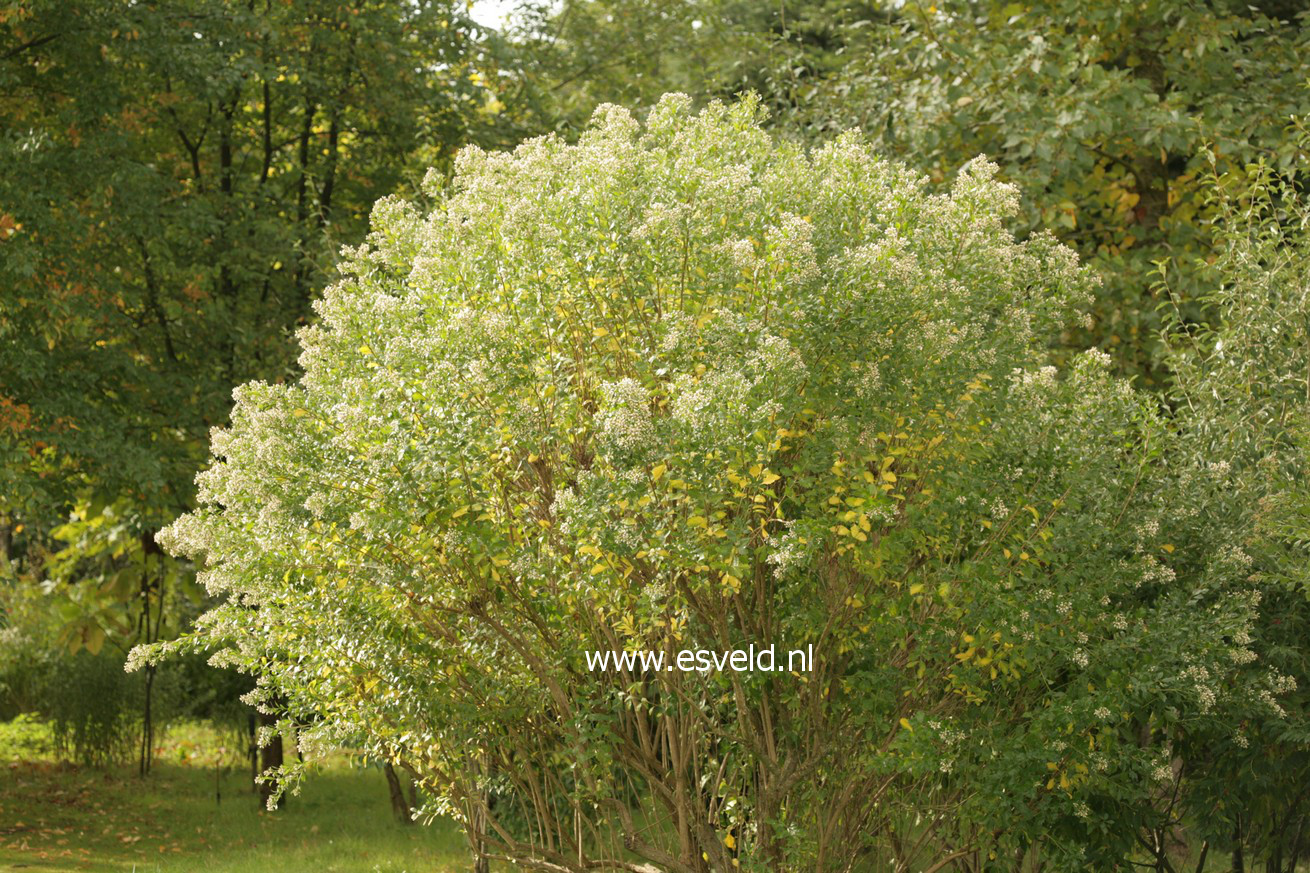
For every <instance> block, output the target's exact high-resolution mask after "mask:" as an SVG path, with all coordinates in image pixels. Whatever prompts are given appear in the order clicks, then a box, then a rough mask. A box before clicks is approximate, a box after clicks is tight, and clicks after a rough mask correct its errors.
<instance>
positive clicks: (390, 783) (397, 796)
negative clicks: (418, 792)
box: [382, 761, 414, 824]
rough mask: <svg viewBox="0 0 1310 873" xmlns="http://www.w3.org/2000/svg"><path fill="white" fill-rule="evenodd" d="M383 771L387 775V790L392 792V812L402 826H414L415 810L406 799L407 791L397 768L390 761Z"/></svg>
mask: <svg viewBox="0 0 1310 873" xmlns="http://www.w3.org/2000/svg"><path fill="white" fill-rule="evenodd" d="M382 769H383V771H384V772H385V773H386V774H387V789H388V790H389V791H390V792H391V811H392V812H393V813H395V814H396V820H397V821H399V822H400V823H401V824H413V823H414V817H413V810H412V809H411V808H410V805H409V802H408V801H407V800H406V799H405V789H404V787H403V786H402V785H401V784H400V776H399V774H397V773H396V768H395V767H393V766H391V762H390V761H388V762H387V763H386V765H385V766H384V767H383V768H382Z"/></svg>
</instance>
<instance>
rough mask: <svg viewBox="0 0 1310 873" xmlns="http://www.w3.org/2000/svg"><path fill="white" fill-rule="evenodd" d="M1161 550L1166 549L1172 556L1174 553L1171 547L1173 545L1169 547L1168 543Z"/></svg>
mask: <svg viewBox="0 0 1310 873" xmlns="http://www.w3.org/2000/svg"><path fill="white" fill-rule="evenodd" d="M1160 548H1162V549H1164V550H1165V551H1166V552H1168V553H1169V554H1171V555H1172V554H1173V553H1174V547H1173V546H1171V545H1169V544H1168V543H1165V544H1164V545H1163V546H1161V547H1160Z"/></svg>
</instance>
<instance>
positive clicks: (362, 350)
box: [359, 345, 373, 355]
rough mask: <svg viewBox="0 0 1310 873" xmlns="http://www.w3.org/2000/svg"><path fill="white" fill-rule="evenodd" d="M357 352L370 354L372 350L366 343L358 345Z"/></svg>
mask: <svg viewBox="0 0 1310 873" xmlns="http://www.w3.org/2000/svg"><path fill="white" fill-rule="evenodd" d="M359 353H360V354H361V355H371V354H373V350H372V349H370V348H369V347H368V346H367V345H362V346H360V347H359Z"/></svg>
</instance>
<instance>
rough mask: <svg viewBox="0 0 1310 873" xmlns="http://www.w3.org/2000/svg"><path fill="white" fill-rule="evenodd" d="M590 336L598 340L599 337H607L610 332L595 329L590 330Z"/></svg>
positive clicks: (601, 328) (600, 328) (603, 329)
mask: <svg viewBox="0 0 1310 873" xmlns="http://www.w3.org/2000/svg"><path fill="white" fill-rule="evenodd" d="M591 335H592V336H594V337H595V338H596V339H600V338H601V337H605V336H609V335H610V332H609V330H607V329H606V328H603V327H597V328H592V331H591Z"/></svg>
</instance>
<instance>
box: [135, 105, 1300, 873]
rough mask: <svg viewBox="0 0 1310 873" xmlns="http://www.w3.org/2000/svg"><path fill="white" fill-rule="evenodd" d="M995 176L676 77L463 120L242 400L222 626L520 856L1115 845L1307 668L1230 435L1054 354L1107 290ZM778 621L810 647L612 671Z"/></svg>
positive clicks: (270, 684) (319, 722)
mask: <svg viewBox="0 0 1310 873" xmlns="http://www.w3.org/2000/svg"><path fill="white" fill-rule="evenodd" d="M993 174H994V167H992V166H991V165H990V164H988V163H986V162H985V161H983V160H978V161H974V162H972V163H970V164H969V165H967V166H965V167H964V168H963V169H962V170H961V171H960V173H959V175H958V177H957V178H956V179H955V180H954V181H953V183H951V184H949V185H948V186H947V187H946V188H945V189H943V190H941V191H940V192H938V193H934V192H933V191H932V190H931V189H930V188H929V185H928V182H927V181H926V180H925V179H922V178H919V177H917V176H916V175H914V174H913V173H911V172H909V171H908V170H906V169H905V168H904V167H901V166H899V165H897V164H894V163H890V162H887V161H884V160H881V159H879V158H878V157H876V156H875V155H874V154H872V153H871V152H870V150H869V148H868V147H867V146H865V145H864V144H863V143H862V141H861V140H860V138H859V137H858V136H857V135H854V134H847V135H843V136H841V137H839V138H837V139H836V140H834V141H833V142H831V143H830V144H828V145H826V146H825V147H823V148H820V149H817V150H814V151H805V150H803V149H801V148H799V147H796V146H792V145H788V144H785V143H781V142H776V141H774V140H773V139H771V138H770V136H769V135H767V134H766V133H765V132H763V131H762V130H761V127H760V112H759V109H758V107H757V105H756V103H755V102H754V101H753V100H750V99H746V100H743V101H742V102H740V103H737V104H735V105H732V106H723V105H718V104H715V105H711V106H710V107H709V108H707V109H705V110H704V111H702V112H700V113H698V114H697V113H693V112H692V111H690V109H689V106H688V101H687V99H686V98H684V97H680V96H677V95H673V96H669V97H666V98H665V99H664V100H662V101H661V102H660V103H659V105H658V106H657V107H655V108H654V110H653V111H651V113H650V114H649V117H648V118H647V119H646V120H645V122H644V123H638V122H637V121H636V120H634V118H633V117H632V116H631V115H630V114H629V113H628V112H626V111H624V110H621V109H617V108H614V107H603V108H601V109H600V110H598V111H597V113H596V116H595V119H594V121H593V124H592V125H591V127H590V129H589V130H587V131H586V132H585V133H584V134H583V135H582V137H581V139H580V141H579V142H578V143H577V144H574V145H569V144H565V143H564V142H561V141H559V140H556V139H553V138H544V139H538V140H533V141H530V142H528V143H525V144H524V145H522V146H520V147H519V148H518V149H517V150H515V151H514V152H513V153H512V154H492V153H486V152H482V151H478V150H476V149H470V150H467V151H465V152H464V153H463V155H462V158H461V160H460V162H459V165H458V169H457V172H456V175H455V179H454V183H453V190H451V191H449V192H447V191H446V189H445V187H444V186H443V184H442V180H441V179H439V178H433V179H432V180H431V185H430V190H428V191H427V195H428V197H429V198H430V199H431V204H432V205H421V204H417V203H409V202H403V201H401V200H397V199H388V200H384V201H382V202H381V203H379V204H378V206H377V208H376V210H375V212H374V217H373V230H372V233H371V234H370V236H369V238H368V241H367V242H366V244H364V245H363V246H361V247H360V248H358V249H355V250H351V251H348V252H347V254H346V259H345V263H344V275H345V276H346V278H345V279H344V280H343V281H341V282H340V283H338V284H337V285H335V286H333V287H332V288H330V289H328V291H327V293H326V295H325V297H324V299H323V300H322V302H321V303H320V304H319V305H318V312H319V315H320V318H319V321H318V323H317V324H316V325H315V326H314V327H312V328H309V329H306V330H305V331H304V332H303V333H302V335H301V342H302V344H303V347H304V353H303V355H302V357H301V364H302V366H303V368H304V376H303V378H301V380H300V381H299V382H298V383H297V384H294V385H267V384H252V385H247V386H245V387H243V388H242V389H240V390H239V392H238V393H237V404H236V408H235V410H234V412H233V418H232V424H231V427H230V428H228V429H225V430H221V431H218V432H216V433H215V435H214V441H213V452H214V456H215V462H214V464H213V466H212V468H211V469H210V470H209V471H208V472H206V473H204V474H203V475H202V477H201V479H200V486H201V487H200V502H201V506H200V508H199V509H198V510H196V511H195V512H193V513H191V514H190V515H187V516H185V517H183V518H182V519H180V520H179V521H177V522H176V523H175V524H174V525H173V526H172V527H171V528H169V529H168V530H167V531H166V534H165V535H164V536H163V537H162V538H161V539H162V540H163V541H164V542H166V544H167V546H168V547H169V548H170V549H171V550H173V551H175V552H176V553H180V554H185V555H188V556H192V557H194V558H195V559H196V561H197V562H198V563H199V564H200V566H201V567H202V572H201V577H202V579H203V581H204V582H205V583H206V584H207V585H208V587H209V589H210V590H211V591H212V592H214V593H215V594H218V595H221V596H223V597H225V598H226V602H225V603H224V605H222V606H220V607H219V608H217V609H215V610H213V611H212V612H210V613H209V614H208V615H206V616H205V617H204V618H203V619H202V620H201V622H200V624H199V626H198V629H197V631H196V634H195V635H194V636H193V637H192V638H190V639H189V640H187V641H184V642H183V643H182V644H181V645H183V646H187V645H194V646H199V647H208V648H214V649H217V650H218V654H217V655H215V658H216V660H217V661H219V662H221V663H224V664H230V665H235V666H237V667H239V668H241V669H243V670H247V671H249V672H251V673H253V674H254V675H256V676H257V677H258V678H259V683H260V684H259V690H258V692H257V693H256V697H257V698H258V699H259V700H261V701H263V702H265V704H266V705H272V702H274V701H275V702H276V706H277V708H278V711H279V712H282V713H285V714H286V718H285V719H284V721H283V726H284V727H287V728H289V727H290V725H291V724H292V723H293V722H298V723H299V726H300V729H299V737H300V741H301V743H302V745H303V746H305V747H307V748H311V749H312V747H313V746H314V744H316V743H317V744H348V745H351V746H354V747H356V748H363V749H364V750H366V751H368V752H369V753H370V754H372V755H374V756H378V757H384V758H386V759H389V760H391V761H393V762H395V763H396V764H398V765H402V766H404V767H406V768H408V769H410V770H411V771H412V772H413V773H415V774H416V775H417V776H418V777H419V778H420V779H421V780H422V783H423V786H424V788H425V790H426V792H427V793H428V795H429V797H430V798H431V804H430V805H429V808H428V809H429V811H430V812H434V813H436V812H453V813H454V814H456V815H457V816H458V817H459V818H460V819H461V821H463V823H464V824H465V826H466V828H467V829H468V832H469V834H470V839H471V842H472V844H473V847H474V850H475V851H476V852H478V853H479V854H480V855H482V856H483V857H487V858H495V857H500V858H505V859H509V860H511V861H512V862H513V863H514V864H516V865H518V866H520V867H522V868H524V869H541V870H553V871H580V870H596V869H615V870H647V871H656V870H658V871H664V870H668V871H708V870H716V871H726V870H731V869H747V870H806V871H810V870H849V869H870V870H873V869H897V870H912V869H913V870H923V869H942V868H943V867H944V866H945V865H946V864H948V863H949V859H952V858H956V857H963V855H964V854H966V853H968V854H969V856H970V857H972V858H975V859H978V858H987V857H1005V858H1011V859H1013V858H1015V857H1016V853H1019V854H1018V857H1022V853H1023V852H1025V851H1026V850H1027V848H1028V847H1029V846H1031V845H1032V843H1033V841H1034V840H1035V839H1036V838H1038V837H1039V836H1045V837H1046V838H1047V839H1048V841H1049V844H1048V845H1046V847H1045V848H1044V853H1043V856H1042V857H1043V860H1044V861H1045V862H1046V863H1047V864H1048V865H1051V867H1052V868H1054V867H1060V866H1063V867H1067V868H1070V869H1112V867H1113V865H1114V864H1116V863H1120V862H1121V861H1122V859H1123V858H1124V857H1126V856H1127V854H1128V853H1129V852H1130V851H1133V850H1134V847H1135V833H1137V831H1136V830H1135V829H1136V828H1137V827H1138V825H1139V824H1140V823H1141V822H1142V821H1144V820H1149V821H1151V822H1155V821H1157V820H1158V814H1157V811H1159V810H1161V809H1163V807H1164V803H1163V800H1162V799H1167V797H1168V796H1169V793H1170V792H1171V791H1173V790H1174V788H1175V786H1176V783H1177V780H1178V779H1179V778H1180V768H1181V764H1180V759H1179V747H1178V746H1177V742H1176V740H1177V738H1178V736H1179V735H1180V732H1185V733H1186V735H1187V736H1188V737H1189V738H1190V739H1191V740H1193V741H1194V740H1196V738H1198V737H1202V738H1203V737H1213V738H1219V739H1221V740H1223V741H1225V742H1227V741H1230V740H1231V741H1233V742H1241V741H1242V739H1243V737H1242V728H1241V725H1242V724H1243V723H1244V720H1245V719H1247V718H1248V717H1253V714H1259V715H1260V717H1262V718H1266V717H1276V716H1277V709H1278V706H1279V703H1278V695H1279V694H1280V693H1281V692H1284V691H1286V690H1288V688H1287V686H1288V683H1289V680H1287V679H1285V678H1284V677H1282V676H1280V675H1279V674H1278V673H1277V672H1276V671H1272V670H1270V669H1268V668H1266V667H1265V666H1264V665H1263V664H1262V663H1259V662H1257V661H1256V659H1255V654H1254V652H1253V651H1252V650H1251V648H1250V642H1251V635H1250V632H1251V628H1252V626H1253V625H1252V623H1253V621H1254V620H1255V618H1256V615H1257V607H1258V599H1259V598H1258V596H1257V595H1256V594H1254V593H1253V589H1252V587H1251V585H1250V584H1249V583H1248V581H1247V580H1248V577H1249V576H1250V575H1251V568H1250V566H1249V565H1250V561H1251V559H1250V557H1248V556H1247V555H1246V554H1245V553H1244V552H1243V551H1242V549H1241V546H1240V543H1234V542H1216V541H1212V540H1211V539H1209V538H1208V537H1207V536H1206V533H1205V530H1204V529H1203V528H1202V527H1201V526H1199V525H1197V524H1196V523H1195V519H1196V518H1197V517H1198V514H1199V513H1200V512H1201V508H1203V507H1204V506H1206V505H1207V504H1206V501H1207V500H1209V499H1210V496H1211V495H1214V494H1222V493H1225V491H1226V489H1227V487H1228V485H1227V483H1226V480H1225V477H1226V476H1229V475H1231V472H1230V471H1229V470H1227V469H1226V468H1225V467H1224V465H1223V464H1221V463H1211V462H1202V461H1201V460H1198V461H1195V462H1188V461H1184V460H1181V458H1182V457H1183V456H1182V455H1179V454H1178V453H1177V452H1174V451H1173V446H1174V443H1175V442H1176V440H1177V439H1178V436H1177V433H1176V429H1175V428H1173V427H1170V426H1167V425H1166V422H1165V421H1164V420H1163V419H1162V418H1161V413H1160V412H1159V404H1158V402H1157V401H1156V400H1154V399H1151V398H1148V397H1144V396H1142V395H1139V394H1138V393H1136V392H1135V391H1134V390H1133V389H1132V388H1131V387H1130V386H1129V385H1128V384H1126V383H1125V382H1122V381H1119V380H1117V379H1116V378H1115V377H1114V376H1113V375H1112V374H1111V372H1110V369H1109V366H1108V362H1107V359H1106V358H1105V357H1104V356H1102V355H1100V354H1099V353H1097V352H1095V351H1093V352H1089V353H1087V354H1085V355H1083V356H1081V357H1079V358H1077V359H1076V361H1075V362H1074V363H1073V364H1072V365H1071V366H1070V367H1069V368H1068V369H1067V370H1056V369H1055V368H1054V367H1052V366H1050V365H1049V364H1048V363H1047V357H1046V354H1045V351H1046V349H1047V347H1048V344H1049V343H1050V341H1051V338H1052V337H1054V336H1057V335H1058V332H1059V331H1060V330H1061V329H1062V328H1063V327H1064V326H1066V325H1067V324H1069V323H1070V322H1073V321H1076V320H1077V319H1078V318H1079V312H1080V307H1082V306H1083V305H1084V304H1085V303H1086V302H1087V301H1088V299H1089V295H1090V293H1091V292H1092V290H1093V283H1092V282H1091V281H1090V279H1089V276H1088V275H1086V274H1085V272H1084V271H1083V270H1082V269H1081V268H1080V267H1079V265H1078V264H1077V262H1076V259H1075V257H1074V256H1073V255H1072V254H1071V253H1070V251H1069V250H1068V249H1065V248H1063V247H1061V246H1060V245H1058V244H1057V243H1056V242H1054V241H1053V239H1051V238H1050V237H1047V236H1037V237H1034V238H1032V239H1029V240H1026V241H1023V242H1017V241H1016V240H1014V239H1013V238H1012V237H1011V236H1010V234H1009V233H1008V232H1007V231H1006V229H1005V222H1006V220H1007V218H1008V217H1009V216H1011V215H1012V214H1013V213H1014V211H1015V209H1016V204H1017V192H1016V191H1015V189H1014V188H1013V187H1011V186H1009V185H1006V184H1001V183H999V182H998V181H996V180H995V179H994V178H993ZM752 644H753V645H754V646H755V647H756V648H757V649H758V648H761V647H767V646H770V645H772V646H775V647H776V649H777V650H778V652H779V653H780V655H781V653H783V652H786V651H789V650H795V649H800V650H807V651H808V650H809V647H813V648H812V650H813V653H814V657H813V664H812V669H810V670H806V671H802V670H796V671H795V672H791V671H786V670H782V671H778V672H772V673H764V672H756V673H734V672H731V671H723V672H711V673H704V672H682V671H678V670H664V671H660V672H651V671H648V672H644V673H643V672H640V671H637V670H614V669H610V670H608V671H593V670H589V669H588V665H587V653H588V652H592V651H610V650H616V651H617V650H624V649H627V650H652V651H662V652H666V653H668V663H672V662H673V658H674V657H675V655H676V653H677V652H678V651H680V650H684V649H687V650H696V649H704V650H709V651H712V652H716V653H721V652H728V651H731V650H734V649H746V648H748V647H749V646H750V645H752ZM155 654H159V653H158V652H156V653H155ZM780 660H781V658H780ZM311 757H312V756H311ZM287 775H289V776H294V775H295V774H294V773H289V774H287ZM1052 837H1054V839H1052ZM934 865H938V866H934ZM975 869H978V868H975Z"/></svg>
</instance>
